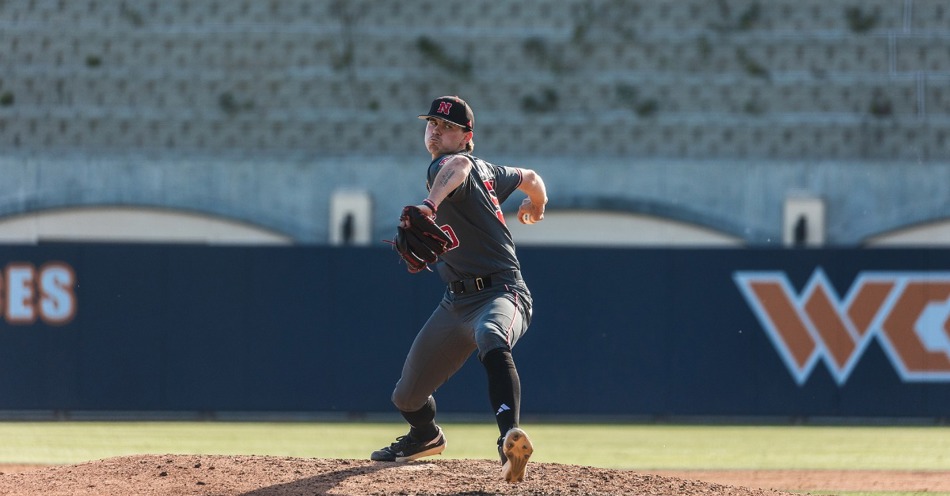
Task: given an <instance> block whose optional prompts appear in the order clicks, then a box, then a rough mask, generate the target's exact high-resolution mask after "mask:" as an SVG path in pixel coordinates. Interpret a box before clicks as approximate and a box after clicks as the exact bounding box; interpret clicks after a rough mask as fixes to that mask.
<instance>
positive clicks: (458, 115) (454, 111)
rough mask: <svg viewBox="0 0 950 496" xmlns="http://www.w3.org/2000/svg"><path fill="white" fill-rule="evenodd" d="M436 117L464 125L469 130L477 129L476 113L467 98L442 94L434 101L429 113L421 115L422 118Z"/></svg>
mask: <svg viewBox="0 0 950 496" xmlns="http://www.w3.org/2000/svg"><path fill="white" fill-rule="evenodd" d="M430 117H435V118H436V119H442V120H444V121H448V122H451V123H452V124H457V125H459V126H462V127H464V128H465V130H467V131H474V130H475V114H474V113H473V112H472V107H469V106H468V104H467V103H465V100H462V99H461V98H459V97H457V96H440V97H439V98H436V99H435V100H433V101H432V106H430V107H429V113H428V114H423V115H420V116H419V118H420V119H428V118H430Z"/></svg>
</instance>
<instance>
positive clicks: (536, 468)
mask: <svg viewBox="0 0 950 496" xmlns="http://www.w3.org/2000/svg"><path fill="white" fill-rule="evenodd" d="M499 469H500V467H499V465H498V463H497V462H492V461H488V460H445V459H429V460H425V461H418V462H414V463H399V464H397V463H376V462H371V461H368V460H327V459H314V458H282V457H267V456H211V455H136V456H125V457H117V458H108V459H105V460H98V461H94V462H87V463H81V464H77V465H62V466H52V467H46V468H41V469H35V470H29V471H25V472H18V473H9V472H8V473H5V474H3V475H0V495H10V496H13V495H24V496H25V495H35V494H43V495H46V496H58V495H62V496H66V495H68V496H83V495H89V496H93V495H95V496H119V495H122V496H127V495H129V494H135V495H138V496H169V495H208V496H211V495H214V496H237V495H242V496H272V495H273V496H296V495H308V496H310V495H314V494H349V495H369V494H379V495H384V494H385V495H390V494H404V495H408V494H414V495H422V494H425V495H484V494H514V495H578V496H579V495H617V494H648V495H682V496H698V495H717V496H718V495H735V496H765V495H791V493H783V492H779V491H773V490H768V489H750V488H744V487H736V486H724V485H720V484H714V483H708V482H700V481H695V480H687V479H680V478H677V477H667V476H661V475H654V474H640V473H636V472H632V471H625V470H608V469H601V468H593V467H581V466H576V465H562V464H556V463H533V464H531V465H530V466H529V471H528V479H527V480H526V481H525V482H523V483H520V484H507V483H505V482H504V481H502V480H501V478H500V475H499V472H500V470H499Z"/></svg>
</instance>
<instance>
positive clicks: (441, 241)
mask: <svg viewBox="0 0 950 496" xmlns="http://www.w3.org/2000/svg"><path fill="white" fill-rule="evenodd" d="M399 221H400V223H399V226H398V227H397V228H396V238H395V239H393V240H392V241H391V244H392V245H393V247H395V249H396V251H397V252H399V256H400V257H402V259H403V260H404V261H405V262H406V268H407V269H408V270H409V272H411V273H413V274H415V273H416V272H419V271H421V270H422V269H425V268H426V264H430V263H434V262H435V261H436V260H437V259H438V258H439V255H441V254H443V253H445V252H446V251H448V250H449V246H450V245H451V243H452V238H450V237H449V235H448V234H446V233H445V232H444V231H442V229H441V228H439V226H437V225H436V223H435V221H434V220H433V218H432V217H429V216H428V215H426V214H424V213H422V211H421V210H419V207H416V206H415V205H408V206H406V207H405V208H403V209H402V215H400V216H399ZM404 226H408V227H404Z"/></svg>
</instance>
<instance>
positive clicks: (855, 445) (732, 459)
mask: <svg viewBox="0 0 950 496" xmlns="http://www.w3.org/2000/svg"><path fill="white" fill-rule="evenodd" d="M442 426H443V428H444V429H445V432H446V436H447V438H448V443H449V447H448V449H447V450H446V452H445V456H446V457H449V458H494V457H495V456H496V452H495V446H494V442H495V439H496V438H497V437H498V431H497V430H496V429H495V427H494V426H493V425H488V424H469V423H450V422H445V423H442ZM525 427H526V429H528V431H529V433H530V434H531V437H532V439H533V440H534V441H535V444H536V445H537V446H538V451H537V453H536V456H535V458H534V459H535V460H537V461H539V462H559V463H570V464H578V465H591V466H597V467H605V468H624V469H703V468H705V469H782V468H784V469H882V470H950V428H945V427H845V426H834V427H824V426H700V425H639V424H637V425H628V424H602V425H596V424H595V425H587V424H584V425H581V424H537V425H528V426H525ZM404 431H405V427H404V425H402V424H397V423H336V422H0V439H2V440H3V442H2V443H0V462H4V463H52V464H63V463H77V462H82V461H88V460H95V459H101V458H108V457H112V456H120V455H129V454H144V453H180V454H257V455H277V456H295V457H313V458H365V457H366V456H367V455H368V454H369V452H370V451H372V450H374V449H376V448H379V447H381V446H383V445H385V444H388V443H389V442H391V441H393V440H394V439H395V437H396V436H397V435H401V434H404V433H405V432H404Z"/></svg>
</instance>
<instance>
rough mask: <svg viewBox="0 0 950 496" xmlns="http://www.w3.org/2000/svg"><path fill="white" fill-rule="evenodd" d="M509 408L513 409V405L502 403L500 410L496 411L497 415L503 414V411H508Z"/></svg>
mask: <svg viewBox="0 0 950 496" xmlns="http://www.w3.org/2000/svg"><path fill="white" fill-rule="evenodd" d="M508 410H511V407H510V406H508V405H506V404H504V403H502V404H501V406H500V407H498V411H497V412H495V416H496V417H497V416H498V415H501V414H502V413H504V412H507V411H508Z"/></svg>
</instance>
